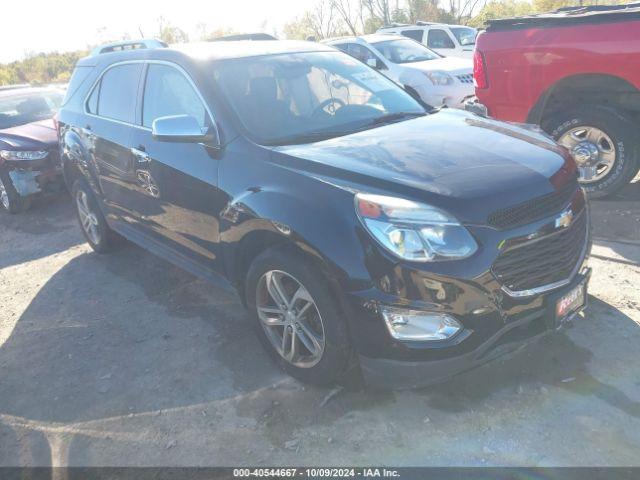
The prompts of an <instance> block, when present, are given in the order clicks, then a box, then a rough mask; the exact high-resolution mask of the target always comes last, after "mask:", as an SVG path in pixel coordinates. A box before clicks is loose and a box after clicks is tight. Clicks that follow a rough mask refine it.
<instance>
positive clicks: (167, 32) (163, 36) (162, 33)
mask: <svg viewBox="0 0 640 480" xmlns="http://www.w3.org/2000/svg"><path fill="white" fill-rule="evenodd" d="M158 38H160V40H162V41H164V42H167V43H185V42H188V41H189V36H188V35H187V33H186V32H185V31H184V30H182V29H180V28H178V27H176V26H174V25H172V24H171V23H170V22H168V21H167V20H166V19H165V18H164V17H160V18H158Z"/></svg>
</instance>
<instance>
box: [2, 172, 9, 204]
mask: <svg viewBox="0 0 640 480" xmlns="http://www.w3.org/2000/svg"><path fill="white" fill-rule="evenodd" d="M0 202H2V206H3V207H4V208H5V209H7V210H9V207H10V205H9V194H8V193H7V189H6V188H5V187H4V183H2V179H1V178H0Z"/></svg>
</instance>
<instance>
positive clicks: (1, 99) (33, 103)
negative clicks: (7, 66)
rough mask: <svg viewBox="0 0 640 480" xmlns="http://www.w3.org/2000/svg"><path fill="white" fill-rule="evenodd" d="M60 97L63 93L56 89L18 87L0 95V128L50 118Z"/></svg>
mask: <svg viewBox="0 0 640 480" xmlns="http://www.w3.org/2000/svg"><path fill="white" fill-rule="evenodd" d="M62 98H63V93H62V92H59V91H57V90H49V91H39V92H33V91H30V90H23V89H18V90H16V91H15V92H11V93H7V94H4V95H2V96H0V130H1V129H5V128H11V127H17V126H19V125H24V124H26V123H31V122H37V121H38V120H46V119H47V118H52V117H53V115H54V114H55V113H56V112H57V111H58V108H59V107H60V104H61V103H62Z"/></svg>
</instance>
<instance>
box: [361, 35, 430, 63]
mask: <svg viewBox="0 0 640 480" xmlns="http://www.w3.org/2000/svg"><path fill="white" fill-rule="evenodd" d="M373 46H374V47H376V50H378V51H379V52H380V53H381V54H382V56H384V58H386V59H387V60H389V61H390V62H393V63H413V62H424V61H425V60H435V59H436V58H441V57H440V55H438V54H437V53H436V52H434V51H432V50H429V49H428V48H427V47H425V46H424V45H422V44H420V43H418V42H415V41H413V40H409V39H398V40H387V41H384V42H378V43H374V44H373Z"/></svg>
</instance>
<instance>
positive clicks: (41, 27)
mask: <svg viewBox="0 0 640 480" xmlns="http://www.w3.org/2000/svg"><path fill="white" fill-rule="evenodd" d="M3 3H5V2H3ZM313 3H314V0H208V1H197V0H153V1H150V0H99V1H95V0H85V1H78V0H63V1H59V2H56V1H52V0H48V1H43V0H9V1H7V2H6V4H5V5H3V6H2V20H3V21H2V27H0V63H7V62H11V61H13V60H20V59H22V58H24V57H25V55H26V54H28V53H34V52H51V51H60V52H64V51H72V50H81V49H84V48H87V46H89V45H96V44H99V43H103V42H105V41H108V40H112V39H114V38H121V37H122V36H123V35H125V34H128V35H129V36H130V37H131V38H140V30H142V33H143V34H144V36H146V37H153V36H155V34H156V32H157V31H158V19H159V17H164V18H165V19H166V20H167V21H169V22H170V23H171V24H173V25H175V26H177V27H180V28H182V29H183V30H184V31H186V32H187V33H188V34H189V35H190V37H192V38H193V37H195V36H196V35H197V32H198V24H200V23H204V24H206V26H207V28H208V29H209V30H215V29H217V28H231V29H233V30H236V31H238V32H254V31H266V32H268V33H273V32H274V31H277V32H281V31H282V27H283V26H284V24H285V23H287V22H288V21H290V20H292V19H294V18H295V17H296V16H299V15H301V14H302V13H303V12H304V11H305V10H306V9H308V8H309V7H311V6H312V5H313Z"/></svg>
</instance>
